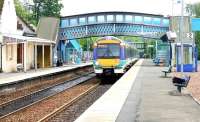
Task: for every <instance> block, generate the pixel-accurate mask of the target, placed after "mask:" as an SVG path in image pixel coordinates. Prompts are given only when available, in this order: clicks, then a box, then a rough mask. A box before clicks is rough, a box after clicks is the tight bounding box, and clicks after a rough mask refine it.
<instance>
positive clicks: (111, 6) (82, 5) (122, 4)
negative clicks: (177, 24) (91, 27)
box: [61, 0, 200, 16]
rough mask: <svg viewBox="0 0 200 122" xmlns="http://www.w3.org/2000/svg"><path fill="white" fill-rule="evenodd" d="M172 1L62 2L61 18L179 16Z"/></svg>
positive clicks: (102, 0)
mask: <svg viewBox="0 0 200 122" xmlns="http://www.w3.org/2000/svg"><path fill="white" fill-rule="evenodd" d="M176 1H177V0H174V4H173V5H174V7H172V0H62V3H63V5H64V8H63V9H62V11H61V15H62V16H68V15H76V14H84V13H92V12H104V11H125V12H141V13H150V14H162V15H171V14H172V8H174V9H173V10H174V11H173V14H174V15H178V14H180V5H181V4H177V3H176ZM184 1H185V3H194V2H200V0H184Z"/></svg>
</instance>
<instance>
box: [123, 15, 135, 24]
mask: <svg viewBox="0 0 200 122" xmlns="http://www.w3.org/2000/svg"><path fill="white" fill-rule="evenodd" d="M125 21H126V22H129V23H132V22H133V16H131V15H126V16H125Z"/></svg>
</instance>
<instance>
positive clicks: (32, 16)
mask: <svg viewBox="0 0 200 122" xmlns="http://www.w3.org/2000/svg"><path fill="white" fill-rule="evenodd" d="M59 1H60V0H33V3H34V4H33V6H31V10H27V9H26V8H25V7H24V6H23V5H22V4H21V3H20V2H19V0H14V2H15V8H16V13H17V15H18V16H19V17H20V18H22V19H23V20H24V21H26V22H27V23H29V24H33V25H35V26H37V24H38V21H39V19H40V17H42V16H47V17H48V16H52V17H59V16H60V11H61V9H62V7H63V5H62V4H61V3H59ZM0 5H1V3H0Z"/></svg>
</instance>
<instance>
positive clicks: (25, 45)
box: [23, 42, 27, 72]
mask: <svg viewBox="0 0 200 122" xmlns="http://www.w3.org/2000/svg"><path fill="white" fill-rule="evenodd" d="M26 51H27V42H24V56H23V57H24V72H26V70H27V69H26Z"/></svg>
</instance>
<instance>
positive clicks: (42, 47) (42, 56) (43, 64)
mask: <svg viewBox="0 0 200 122" xmlns="http://www.w3.org/2000/svg"><path fill="white" fill-rule="evenodd" d="M42 68H44V44H43V45H42Z"/></svg>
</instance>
